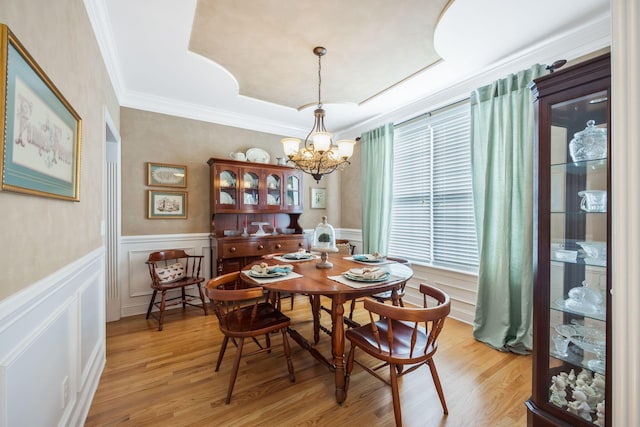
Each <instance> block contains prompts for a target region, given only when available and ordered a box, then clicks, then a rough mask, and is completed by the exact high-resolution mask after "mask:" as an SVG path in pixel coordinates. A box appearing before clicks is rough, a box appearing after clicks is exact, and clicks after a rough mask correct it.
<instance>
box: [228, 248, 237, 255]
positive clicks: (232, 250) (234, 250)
mask: <svg viewBox="0 0 640 427" xmlns="http://www.w3.org/2000/svg"><path fill="white" fill-rule="evenodd" d="M236 251H237V249H236V247H235V246H233V247H231V248H229V252H231V253H232V254H233V253H235V252H236Z"/></svg>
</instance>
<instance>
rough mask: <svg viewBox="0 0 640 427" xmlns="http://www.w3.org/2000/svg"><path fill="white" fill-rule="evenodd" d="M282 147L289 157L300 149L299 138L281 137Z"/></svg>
mask: <svg viewBox="0 0 640 427" xmlns="http://www.w3.org/2000/svg"><path fill="white" fill-rule="evenodd" d="M282 149H283V150H284V154H285V156H288V157H291V156H293V155H295V154H297V153H298V151H300V140H299V139H298V138H283V139H282Z"/></svg>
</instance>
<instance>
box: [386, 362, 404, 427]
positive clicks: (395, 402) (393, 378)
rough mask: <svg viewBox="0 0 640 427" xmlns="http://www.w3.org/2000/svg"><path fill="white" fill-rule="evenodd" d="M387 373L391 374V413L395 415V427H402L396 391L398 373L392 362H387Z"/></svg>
mask: <svg viewBox="0 0 640 427" xmlns="http://www.w3.org/2000/svg"><path fill="white" fill-rule="evenodd" d="M389 373H390V374H391V375H390V376H391V378H390V380H391V381H390V382H391V396H392V397H393V414H394V415H395V417H396V427H402V413H401V411H400V392H399V391H398V375H397V374H396V366H395V365H394V364H392V363H390V364H389Z"/></svg>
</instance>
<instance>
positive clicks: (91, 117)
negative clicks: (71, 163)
mask: <svg viewBox="0 0 640 427" xmlns="http://www.w3.org/2000/svg"><path fill="white" fill-rule="evenodd" d="M0 11H2V13H1V14H0V20H1V22H2V23H3V24H7V25H8V26H9V28H10V29H11V30H12V31H13V33H14V34H15V35H16V37H17V38H18V39H19V40H20V42H22V44H23V45H24V46H25V48H26V49H27V50H28V51H29V53H30V54H31V56H33V57H34V59H35V60H36V62H37V63H38V64H39V65H40V66H41V67H42V69H43V70H44V71H45V72H46V73H47V75H48V76H49V78H50V79H51V80H52V81H53V82H54V84H55V85H56V86H57V87H58V89H59V90H60V92H62V94H63V95H64V96H65V98H66V99H67V100H68V101H69V103H70V104H71V105H72V106H73V108H74V109H75V110H76V111H77V112H78V114H79V115H80V117H81V118H82V157H81V165H80V166H81V178H80V202H67V201H60V200H56V199H50V198H44V197H37V196H30V195H23V194H17V193H11V192H8V191H5V192H1V193H0V206H1V207H2V208H1V209H0V242H1V243H2V245H1V246H0V271H2V272H3V273H2V276H3V277H2V280H0V299H4V298H6V297H7V296H9V295H11V294H13V293H15V292H17V291H19V290H21V289H23V288H25V287H26V286H28V285H29V284H31V283H34V282H36V281H37V280H38V279H41V278H43V277H46V276H47V275H49V274H51V273H53V272H55V271H56V270H58V269H60V268H62V267H63V266H65V265H67V264H69V263H71V262H73V261H75V260H77V259H78V258H80V257H82V256H83V255H85V254H87V253H89V252H90V251H92V250H95V249H96V248H98V247H100V246H102V244H103V243H102V237H101V235H100V222H101V220H102V217H103V189H102V187H103V186H102V181H103V179H102V176H103V163H104V132H105V131H104V129H105V125H104V113H103V111H104V108H107V109H108V111H109V113H110V114H111V117H112V118H113V120H114V121H115V124H116V126H118V122H119V107H118V101H117V99H116V95H115V93H114V91H113V88H112V86H111V83H110V81H109V77H108V75H107V72H106V68H105V66H104V63H103V61H102V56H101V55H100V51H99V49H98V45H97V43H96V39H95V37H94V34H93V30H92V28H91V25H90V23H89V19H88V17H87V14H86V11H85V8H84V4H83V2H82V0H56V1H49V0H21V1H16V0H0Z"/></svg>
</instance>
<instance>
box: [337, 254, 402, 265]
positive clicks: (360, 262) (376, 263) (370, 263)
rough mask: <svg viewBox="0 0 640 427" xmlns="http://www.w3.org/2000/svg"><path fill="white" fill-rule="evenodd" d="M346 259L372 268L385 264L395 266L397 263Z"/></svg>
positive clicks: (348, 257) (347, 257) (350, 257)
mask: <svg viewBox="0 0 640 427" xmlns="http://www.w3.org/2000/svg"><path fill="white" fill-rule="evenodd" d="M344 259H346V260H349V261H353V262H357V263H358V264H364V265H369V266H371V267H375V266H376V265H385V264H395V263H396V261H391V260H384V261H380V262H367V261H358V260H357V259H353V257H352V256H346V257H344Z"/></svg>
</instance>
